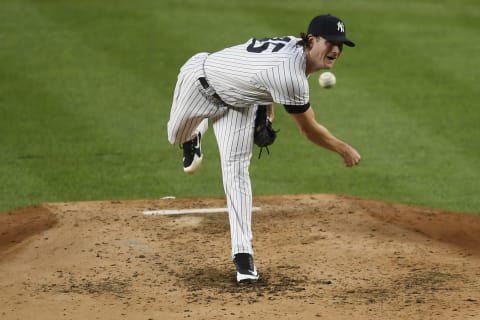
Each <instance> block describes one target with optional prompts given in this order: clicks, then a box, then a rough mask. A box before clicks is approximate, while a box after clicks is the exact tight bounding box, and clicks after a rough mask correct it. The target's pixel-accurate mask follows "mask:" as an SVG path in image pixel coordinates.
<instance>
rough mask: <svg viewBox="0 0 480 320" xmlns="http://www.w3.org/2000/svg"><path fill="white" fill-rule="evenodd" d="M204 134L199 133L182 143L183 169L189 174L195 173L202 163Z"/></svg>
mask: <svg viewBox="0 0 480 320" xmlns="http://www.w3.org/2000/svg"><path fill="white" fill-rule="evenodd" d="M201 140H202V134H201V133H198V135H197V136H196V137H195V138H193V139H192V140H190V141H187V142H185V143H184V144H183V145H182V149H183V171H185V172H186V173H189V174H193V173H195V171H197V170H198V168H200V164H201V163H202V159H203V154H202V145H201V142H202V141H201Z"/></svg>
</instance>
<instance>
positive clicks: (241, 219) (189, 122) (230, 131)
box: [168, 54, 257, 257]
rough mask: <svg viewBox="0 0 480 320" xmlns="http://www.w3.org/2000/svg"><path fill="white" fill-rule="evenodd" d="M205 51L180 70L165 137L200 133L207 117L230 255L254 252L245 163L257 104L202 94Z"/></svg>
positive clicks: (177, 139) (177, 141)
mask: <svg viewBox="0 0 480 320" xmlns="http://www.w3.org/2000/svg"><path fill="white" fill-rule="evenodd" d="M206 56H207V55H206V54H198V55H195V56H194V57H192V58H191V59H190V60H189V61H187V63H186V64H185V65H184V66H183V67H182V69H181V71H180V74H179V76H178V80H177V85H176V87H175V92H174V98H173V103H172V109H171V113H170V120H169V122H168V140H169V142H170V143H171V144H180V143H183V142H186V141H188V140H190V139H191V138H193V137H194V136H195V135H196V134H197V133H198V132H201V133H202V136H204V134H205V132H206V131H207V128H208V121H209V119H210V121H211V122H212V124H213V130H214V133H215V137H216V139H217V144H218V148H219V152H220V159H221V165H222V178H223V186H224V190H225V195H226V199H227V205H228V216H229V222H230V236H231V244H232V257H233V256H234V255H235V254H237V253H250V254H252V255H253V248H252V188H251V183H250V174H249V167H250V160H251V157H252V151H253V127H254V121H255V112H256V109H257V107H256V106H255V105H251V106H249V107H242V108H237V107H226V106H223V105H220V104H219V103H218V102H217V101H216V100H215V99H212V98H211V97H208V96H206V95H205V94H202V91H201V90H202V88H201V86H200V84H199V82H198V78H199V77H202V76H204V75H203V61H204V60H205V58H206ZM200 67H201V68H200Z"/></svg>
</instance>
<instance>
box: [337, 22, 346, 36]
mask: <svg viewBox="0 0 480 320" xmlns="http://www.w3.org/2000/svg"><path fill="white" fill-rule="evenodd" d="M337 31H340V32H342V33H343V32H345V25H344V24H343V22H342V21H338V22H337Z"/></svg>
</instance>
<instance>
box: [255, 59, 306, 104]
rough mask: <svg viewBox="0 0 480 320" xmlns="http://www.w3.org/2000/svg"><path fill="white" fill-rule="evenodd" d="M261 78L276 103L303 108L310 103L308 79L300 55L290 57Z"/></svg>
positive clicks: (264, 73) (263, 73)
mask: <svg viewBox="0 0 480 320" xmlns="http://www.w3.org/2000/svg"><path fill="white" fill-rule="evenodd" d="M260 77H261V83H262V84H263V85H264V86H265V87H266V89H267V90H268V91H269V92H270V95H271V97H272V99H273V101H274V102H275V103H278V104H283V105H292V106H303V105H306V104H307V103H308V102H309V101H310V97H309V95H310V93H309V85H308V79H307V77H306V75H305V68H304V67H303V65H302V61H301V56H299V55H296V56H289V57H288V58H286V59H284V60H283V61H282V62H281V63H279V64H277V65H276V66H274V67H273V68H269V69H267V70H265V71H264V72H262V73H261V75H260Z"/></svg>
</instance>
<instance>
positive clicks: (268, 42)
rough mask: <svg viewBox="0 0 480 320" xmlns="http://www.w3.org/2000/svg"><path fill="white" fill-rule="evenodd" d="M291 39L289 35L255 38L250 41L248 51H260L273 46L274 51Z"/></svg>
mask: <svg viewBox="0 0 480 320" xmlns="http://www.w3.org/2000/svg"><path fill="white" fill-rule="evenodd" d="M290 40H291V39H290V38H289V37H283V38H265V39H262V40H257V39H255V38H253V39H252V43H250V44H249V45H248V47H247V51H248V52H255V53H260V52H263V51H265V50H268V49H269V48H271V46H273V49H272V52H277V51H279V50H280V49H282V48H283V47H285V45H286V44H287V42H289V41H290Z"/></svg>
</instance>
